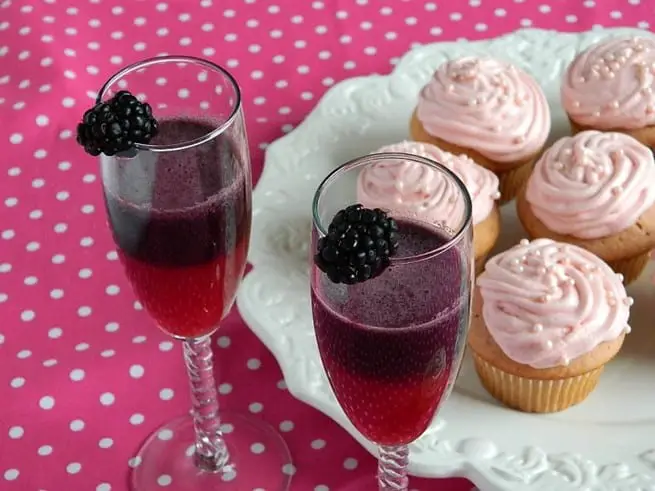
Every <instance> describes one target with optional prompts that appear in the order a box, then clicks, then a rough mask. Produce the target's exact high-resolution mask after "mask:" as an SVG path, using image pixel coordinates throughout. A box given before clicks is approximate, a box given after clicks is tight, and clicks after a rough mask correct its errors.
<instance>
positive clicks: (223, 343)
mask: <svg viewBox="0 0 655 491" xmlns="http://www.w3.org/2000/svg"><path fill="white" fill-rule="evenodd" d="M231 343H232V340H231V339H230V338H229V337H228V336H221V337H219V338H218V340H217V341H216V344H218V346H220V347H221V348H227V347H229V346H230V344H231Z"/></svg>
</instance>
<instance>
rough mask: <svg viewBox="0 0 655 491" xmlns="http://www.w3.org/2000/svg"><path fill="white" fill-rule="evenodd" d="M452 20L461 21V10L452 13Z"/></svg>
mask: <svg viewBox="0 0 655 491" xmlns="http://www.w3.org/2000/svg"><path fill="white" fill-rule="evenodd" d="M450 20H452V21H455V22H457V21H460V20H462V14H460V13H459V12H453V13H451V14H450Z"/></svg>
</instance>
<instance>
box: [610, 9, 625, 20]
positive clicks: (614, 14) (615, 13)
mask: <svg viewBox="0 0 655 491" xmlns="http://www.w3.org/2000/svg"><path fill="white" fill-rule="evenodd" d="M610 17H611V18H612V19H620V18H621V17H623V14H622V13H621V12H619V11H618V10H612V11H611V12H610Z"/></svg>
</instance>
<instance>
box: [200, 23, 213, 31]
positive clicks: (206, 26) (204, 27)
mask: <svg viewBox="0 0 655 491" xmlns="http://www.w3.org/2000/svg"><path fill="white" fill-rule="evenodd" d="M200 29H202V30H203V31H205V32H211V31H213V30H214V24H212V23H211V22H207V23H205V24H203V25H202V26H200Z"/></svg>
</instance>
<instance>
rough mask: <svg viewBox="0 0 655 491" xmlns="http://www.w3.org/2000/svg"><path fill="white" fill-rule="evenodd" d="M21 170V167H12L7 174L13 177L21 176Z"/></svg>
mask: <svg viewBox="0 0 655 491" xmlns="http://www.w3.org/2000/svg"><path fill="white" fill-rule="evenodd" d="M20 173H21V169H20V167H10V168H9V170H7V174H9V175H10V176H11V177H16V176H18V175H20Z"/></svg>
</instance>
